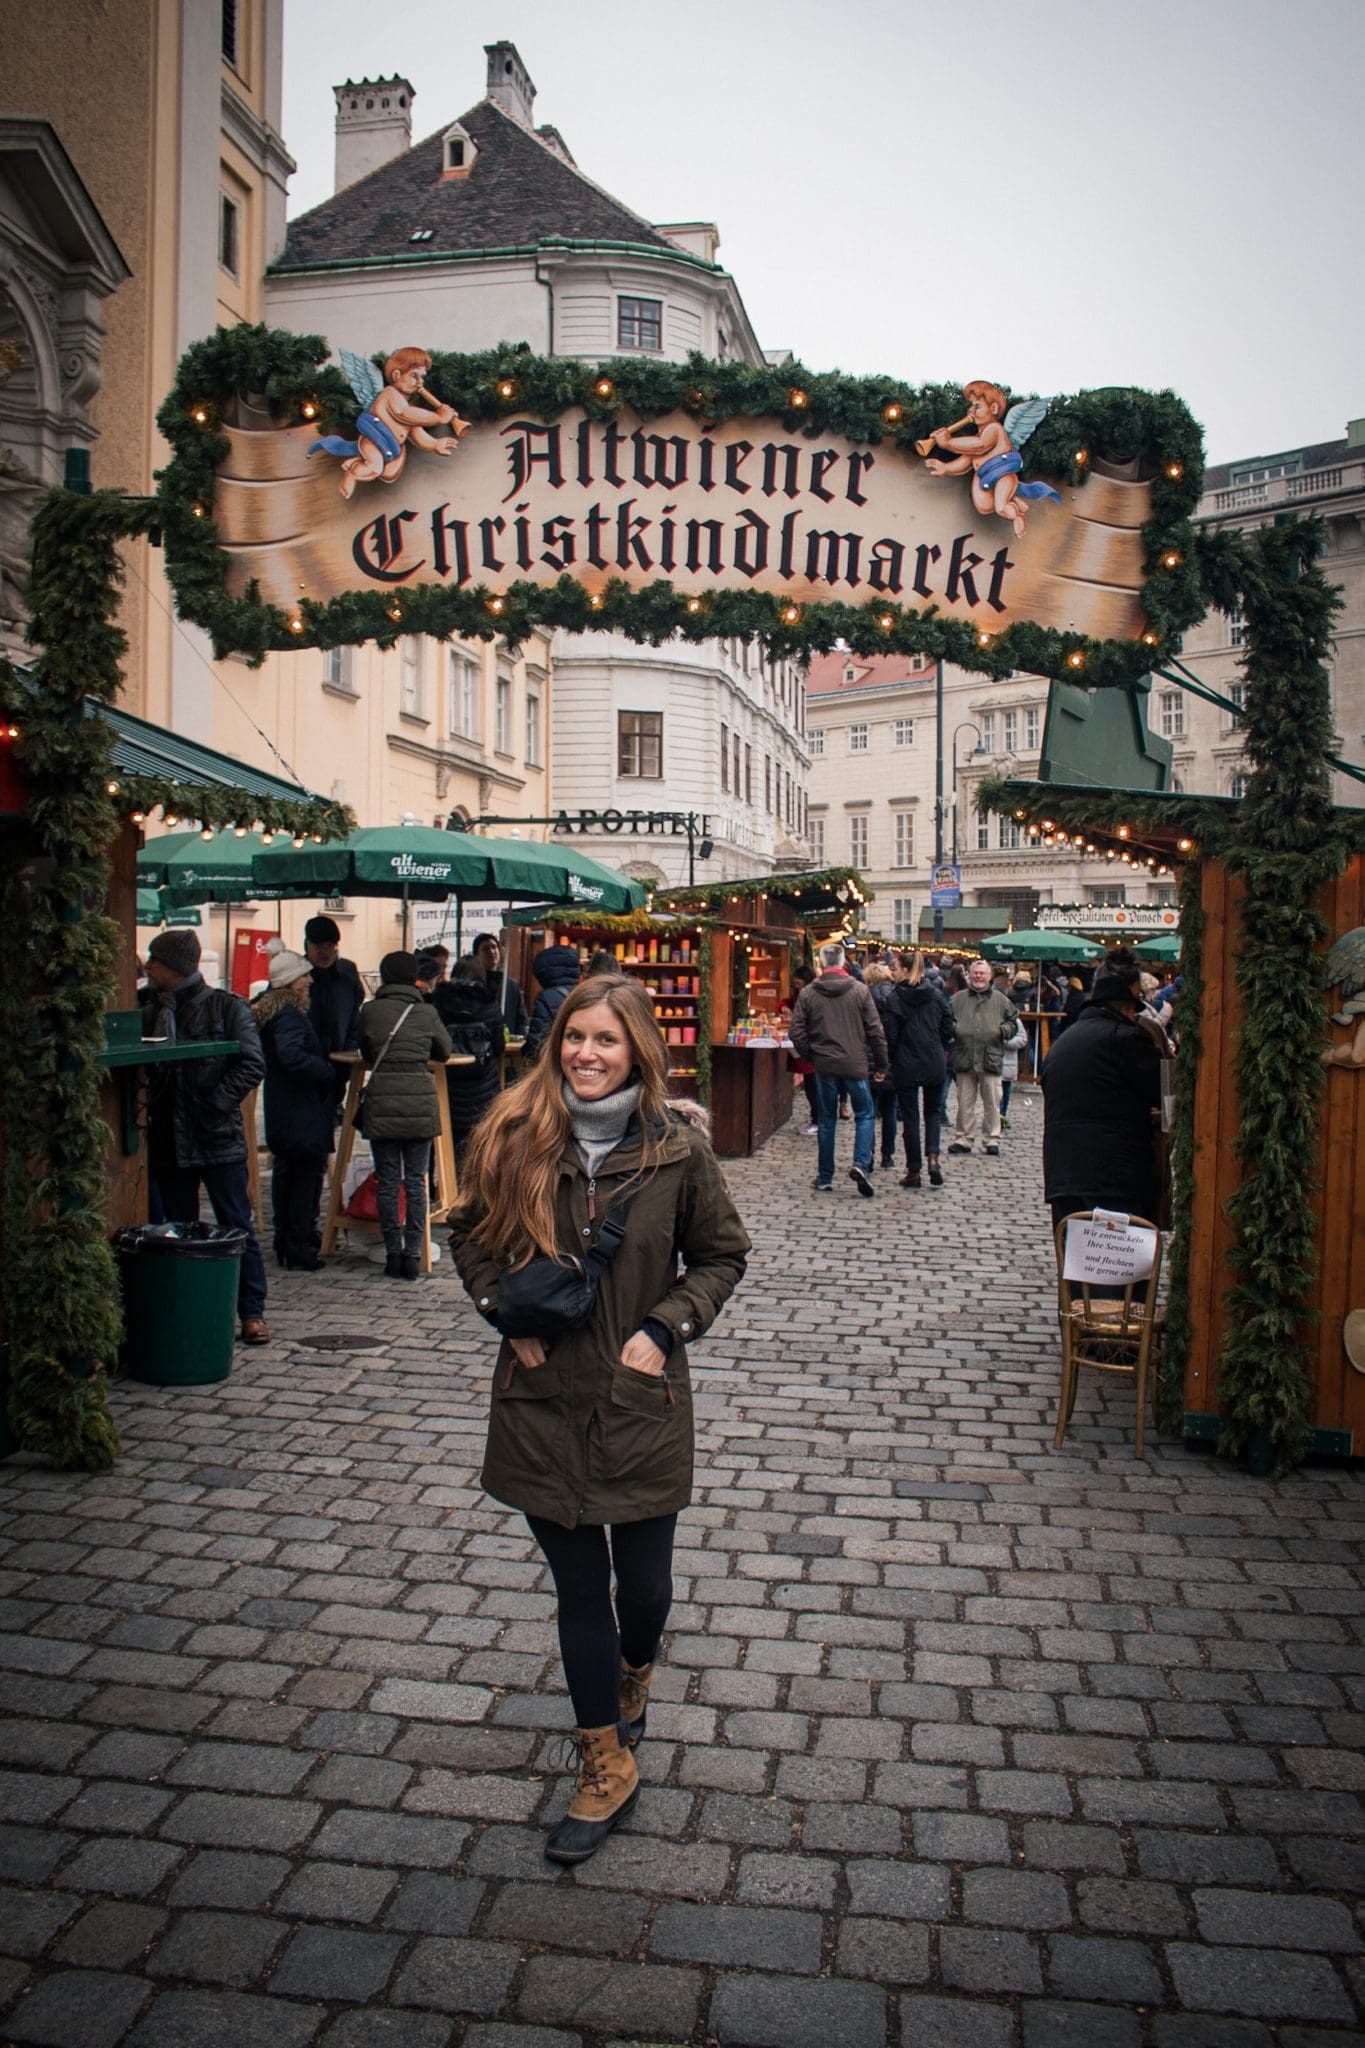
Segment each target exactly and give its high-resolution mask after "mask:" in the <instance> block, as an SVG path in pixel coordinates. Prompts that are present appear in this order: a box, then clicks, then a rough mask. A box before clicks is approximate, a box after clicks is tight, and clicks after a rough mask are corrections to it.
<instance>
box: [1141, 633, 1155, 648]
mask: <svg viewBox="0 0 1365 2048" xmlns="http://www.w3.org/2000/svg"><path fill="white" fill-rule="evenodd" d="M1142 644H1143V646H1144V647H1155V646H1156V634H1155V633H1144V634H1143V636H1142Z"/></svg>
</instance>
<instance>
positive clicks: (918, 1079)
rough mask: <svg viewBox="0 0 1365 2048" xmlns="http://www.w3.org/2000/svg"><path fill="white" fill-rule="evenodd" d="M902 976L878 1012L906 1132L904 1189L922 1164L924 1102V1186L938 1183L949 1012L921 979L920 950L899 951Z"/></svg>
mask: <svg viewBox="0 0 1365 2048" xmlns="http://www.w3.org/2000/svg"><path fill="white" fill-rule="evenodd" d="M901 965H902V966H903V967H904V969H905V979H904V980H903V981H898V982H897V983H896V985H895V987H894V989H893V990H892V992H891V999H890V1001H889V1002H888V1004H887V1006H886V1008H885V1010H884V1011H883V1012H882V1021H883V1023H884V1024H885V1026H886V1042H887V1048H888V1050H889V1052H890V1054H891V1080H892V1082H893V1084H894V1086H895V1089H896V1099H897V1101H898V1102H899V1104H900V1112H901V1129H902V1130H903V1131H904V1133H905V1172H904V1173H903V1174H902V1175H901V1181H900V1184H901V1186H902V1187H903V1188H917V1187H919V1186H920V1185H921V1183H920V1168H921V1165H922V1163H923V1160H922V1158H921V1153H920V1115H921V1103H922V1104H923V1117H924V1159H927V1161H928V1166H929V1185H930V1186H931V1187H935V1188H941V1187H942V1186H943V1167H942V1165H941V1163H940V1160H939V1134H940V1131H941V1129H942V1108H943V1092H944V1091H943V1062H944V1055H945V1054H946V1052H947V1050H948V1047H949V1046H950V1045H951V1044H952V1042H953V1036H954V1027H953V1013H952V1011H951V1010H950V1009H949V1007H948V1003H947V999H946V998H945V997H944V996H942V995H941V994H940V993H939V991H938V990H937V989H936V988H934V987H933V986H932V985H931V984H930V983H929V982H927V981H926V980H925V979H924V955H923V953H902V954H901Z"/></svg>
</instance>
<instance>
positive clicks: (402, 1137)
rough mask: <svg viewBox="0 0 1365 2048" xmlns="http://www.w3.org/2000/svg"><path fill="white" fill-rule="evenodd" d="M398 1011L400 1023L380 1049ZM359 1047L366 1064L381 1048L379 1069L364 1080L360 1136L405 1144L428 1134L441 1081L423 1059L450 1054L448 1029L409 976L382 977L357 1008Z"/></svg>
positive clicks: (434, 1124) (432, 1132)
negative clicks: (405, 978)
mask: <svg viewBox="0 0 1365 2048" xmlns="http://www.w3.org/2000/svg"><path fill="white" fill-rule="evenodd" d="M408 1011H411V1012H412V1015H411V1016H409V1015H408V1014H407V1013H408ZM400 1017H401V1018H402V1019H403V1022H402V1026H401V1027H400V1029H399V1030H398V1031H397V1032H395V1033H394V1037H393V1042H392V1044H391V1045H390V1046H389V1049H388V1051H387V1052H384V1044H385V1041H386V1039H387V1038H388V1036H389V1033H390V1032H391V1031H393V1027H394V1025H395V1024H397V1023H398V1020H399V1018H400ZM360 1050H361V1052H362V1053H363V1054H364V1056H365V1064H366V1066H367V1067H373V1065H374V1063H375V1061H376V1060H377V1059H379V1056H380V1054H381V1053H383V1054H384V1056H383V1059H382V1060H380V1065H379V1072H378V1073H377V1074H371V1075H370V1077H369V1079H368V1080H367V1081H366V1083H365V1136H366V1137H367V1138H388V1139H393V1140H397V1141H400V1142H403V1143H409V1144H410V1143H414V1142H416V1141H418V1140H420V1139H422V1138H434V1137H435V1136H436V1133H437V1131H439V1129H440V1128H441V1113H440V1109H439V1107H438V1105H437V1100H436V1087H437V1083H438V1082H441V1085H442V1086H444V1082H443V1081H442V1080H441V1076H440V1075H438V1074H433V1073H432V1071H431V1068H430V1067H429V1066H428V1064H427V1062H428V1061H429V1060H448V1059H449V1058H450V1034H449V1033H448V1032H447V1030H446V1027H445V1025H444V1024H443V1023H442V1022H441V1020H440V1018H439V1017H438V1016H437V1014H436V1012H435V1010H434V1009H433V1008H432V1006H431V1004H430V1003H427V1002H424V1001H423V1000H422V992H421V990H420V989H417V988H414V987H413V986H412V984H411V983H410V982H406V981H386V982H385V983H384V986H383V987H382V988H381V989H380V991H379V993H378V995H376V996H371V998H370V1000H369V1002H368V1003H366V1005H365V1007H364V1009H363V1010H362V1011H361V1013H360Z"/></svg>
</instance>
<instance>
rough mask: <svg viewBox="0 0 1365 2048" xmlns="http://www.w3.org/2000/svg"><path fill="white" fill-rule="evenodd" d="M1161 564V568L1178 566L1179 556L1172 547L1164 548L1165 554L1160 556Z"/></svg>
mask: <svg viewBox="0 0 1365 2048" xmlns="http://www.w3.org/2000/svg"><path fill="white" fill-rule="evenodd" d="M1161 566H1162V568H1163V569H1178V568H1179V567H1180V557H1179V555H1178V554H1177V553H1176V551H1175V549H1174V548H1168V549H1167V550H1166V552H1165V554H1164V555H1163V556H1162V557H1161Z"/></svg>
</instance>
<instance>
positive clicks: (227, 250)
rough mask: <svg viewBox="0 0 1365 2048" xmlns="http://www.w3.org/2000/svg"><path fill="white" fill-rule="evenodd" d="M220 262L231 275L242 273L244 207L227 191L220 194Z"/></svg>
mask: <svg viewBox="0 0 1365 2048" xmlns="http://www.w3.org/2000/svg"><path fill="white" fill-rule="evenodd" d="M218 262H219V264H220V266H221V267H222V268H223V269H224V270H225V271H226V272H227V273H228V276H229V277H238V278H239V277H240V276H241V274H242V209H241V207H240V206H239V205H238V204H237V201H236V200H235V199H229V197H228V195H227V193H226V192H220V193H219V194H218Z"/></svg>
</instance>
